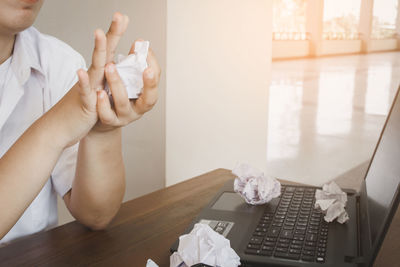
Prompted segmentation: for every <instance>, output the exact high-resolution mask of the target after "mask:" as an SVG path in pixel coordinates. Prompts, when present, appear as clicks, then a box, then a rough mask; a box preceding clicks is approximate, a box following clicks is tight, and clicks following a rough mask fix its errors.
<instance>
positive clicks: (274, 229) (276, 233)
mask: <svg viewBox="0 0 400 267" xmlns="http://www.w3.org/2000/svg"><path fill="white" fill-rule="evenodd" d="M280 230H281V228H280V227H271V228H270V229H269V231H268V233H267V236H268V237H278V236H279V232H280Z"/></svg>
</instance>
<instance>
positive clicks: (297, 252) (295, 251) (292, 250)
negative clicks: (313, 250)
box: [289, 248, 301, 254]
mask: <svg viewBox="0 0 400 267" xmlns="http://www.w3.org/2000/svg"><path fill="white" fill-rule="evenodd" d="M300 253H301V250H300V249H294V248H291V249H289V254H300Z"/></svg>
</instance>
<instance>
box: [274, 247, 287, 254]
mask: <svg viewBox="0 0 400 267" xmlns="http://www.w3.org/2000/svg"><path fill="white" fill-rule="evenodd" d="M287 250H288V249H287V248H279V247H278V248H276V249H275V252H285V253H286V252H287Z"/></svg>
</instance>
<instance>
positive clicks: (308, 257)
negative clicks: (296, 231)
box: [301, 255, 314, 261]
mask: <svg viewBox="0 0 400 267" xmlns="http://www.w3.org/2000/svg"><path fill="white" fill-rule="evenodd" d="M301 260H303V261H314V257H313V256H307V255H303V256H302V257H301Z"/></svg>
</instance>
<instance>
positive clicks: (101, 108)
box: [93, 42, 161, 131]
mask: <svg viewBox="0 0 400 267" xmlns="http://www.w3.org/2000/svg"><path fill="white" fill-rule="evenodd" d="M135 43H136V42H135ZM135 43H134V44H133V45H132V47H131V50H130V51H129V54H132V53H134V51H135ZM147 63H148V66H149V67H148V68H147V69H146V70H145V71H144V73H143V84H144V86H143V92H142V94H141V95H140V97H139V98H138V99H136V100H131V101H130V100H129V98H128V94H127V91H126V89H125V86H124V85H123V82H122V80H121V78H120V76H119V74H118V72H117V70H116V67H115V64H114V63H108V64H107V66H106V70H105V75H106V79H107V82H108V84H109V86H110V90H111V94H112V98H113V102H114V109H113V108H112V107H111V103H110V101H109V98H108V95H107V93H106V92H105V91H104V90H101V91H98V92H97V94H98V99H97V111H98V116H99V122H98V123H97V125H96V126H95V127H94V128H93V130H94V131H110V130H112V129H115V128H119V127H122V126H125V125H127V124H129V123H131V122H133V121H135V120H137V119H139V118H140V117H141V116H142V115H143V114H144V113H146V112H147V111H149V110H151V109H152V108H153V106H154V105H155V103H156V102H157V98H158V83H159V80H160V73H161V71H160V67H159V65H158V63H157V60H156V58H155V56H154V53H153V51H152V50H151V49H149V54H148V57H147Z"/></svg>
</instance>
